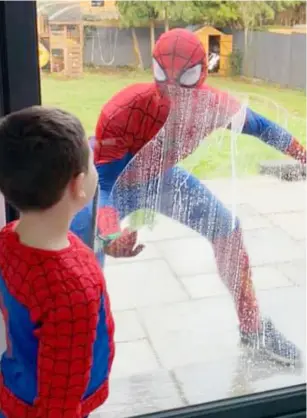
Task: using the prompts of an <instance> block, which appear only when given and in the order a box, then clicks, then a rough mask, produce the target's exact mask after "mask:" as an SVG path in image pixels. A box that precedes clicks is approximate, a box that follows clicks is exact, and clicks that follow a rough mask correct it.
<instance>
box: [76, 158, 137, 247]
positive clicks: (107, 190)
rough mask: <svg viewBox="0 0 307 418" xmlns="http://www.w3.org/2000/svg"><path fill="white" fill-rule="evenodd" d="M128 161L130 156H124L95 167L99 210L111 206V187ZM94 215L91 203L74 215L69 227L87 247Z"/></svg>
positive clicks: (90, 238) (90, 239)
mask: <svg viewBox="0 0 307 418" xmlns="http://www.w3.org/2000/svg"><path fill="white" fill-rule="evenodd" d="M130 159H131V156H130V155H129V154H126V155H125V156H124V157H123V158H122V159H121V160H116V161H113V162H111V163H105V164H100V165H98V166H96V169H97V172H98V178H99V180H98V182H99V202H98V207H99V208H103V207H105V206H112V202H111V199H110V194H111V191H112V187H113V186H114V184H115V182H116V180H117V178H118V177H119V175H120V173H121V172H122V171H123V170H124V168H125V166H126V165H127V163H128V162H129V160H130ZM94 214H95V211H94V210H93V201H92V202H90V203H89V204H88V205H87V206H86V207H85V208H83V209H82V210H81V211H80V212H78V213H77V214H76V215H75V217H74V218H73V220H72V223H71V226H70V230H71V231H72V232H73V233H74V234H76V235H77V236H78V237H79V238H80V239H81V240H82V241H83V242H84V243H85V244H87V245H88V246H90V243H91V241H92V234H93V217H94Z"/></svg>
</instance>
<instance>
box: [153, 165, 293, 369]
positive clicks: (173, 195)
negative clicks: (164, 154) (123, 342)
mask: <svg viewBox="0 0 307 418" xmlns="http://www.w3.org/2000/svg"><path fill="white" fill-rule="evenodd" d="M161 188H162V198H161V200H160V201H161V204H160V208H159V211H160V212H161V213H162V214H164V215H166V216H168V217H170V218H172V219H174V220H176V221H179V222H180V223H182V224H184V225H186V226H188V227H190V228H192V229H193V230H194V231H196V232H198V233H200V234H201V235H202V236H204V237H206V238H207V239H208V240H209V241H210V242H211V243H212V246H213V250H214V254H215V258H216V262H217V267H218V272H219V274H220V277H221V279H222V280H223V283H224V284H225V285H226V286H227V288H228V290H229V291H230V293H231V295H232V297H233V299H234V303H235V307H236V310H237V314H238V318H239V323H240V333H241V339H242V341H243V342H244V343H246V344H248V345H250V346H252V347H254V348H257V349H260V350H262V351H264V352H265V353H267V354H269V355H270V356H271V357H273V358H274V359H276V360H279V361H282V362H284V363H287V364H290V363H295V362H298V363H299V360H300V352H299V350H298V349H297V348H296V347H295V346H294V345H293V344H292V343H291V342H290V341H288V340H286V338H285V337H284V336H283V335H282V334H281V333H280V332H279V331H278V330H276V329H275V327H274V325H273V323H272V322H271V320H270V319H268V320H265V319H263V318H261V317H260V315H259V308H258V303H257V300H256V296H255V291H254V288H253V283H252V276H251V267H250V263H249V257H248V254H247V252H246V249H245V247H244V243H243V233H242V229H241V227H240V222H239V219H238V218H236V219H235V222H234V223H233V219H232V214H231V212H230V211H229V210H228V209H227V208H226V207H225V206H224V205H223V203H222V202H221V201H220V200H218V199H217V198H216V197H215V196H214V195H213V194H212V192H211V191H210V190H209V189H208V188H207V187H206V186H205V185H204V184H202V183H201V182H200V181H199V180H198V179H197V178H196V177H194V176H192V175H189V173H187V172H186V171H184V170H183V169H180V168H178V167H175V168H173V169H171V170H169V171H168V172H167V173H166V175H165V176H164V178H163V180H162V186H161ZM187 251H188V250H187Z"/></svg>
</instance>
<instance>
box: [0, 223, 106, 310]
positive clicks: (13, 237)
mask: <svg viewBox="0 0 307 418" xmlns="http://www.w3.org/2000/svg"><path fill="white" fill-rule="evenodd" d="M69 241H70V245H69V247H67V248H65V249H63V250H60V251H48V250H41V249H36V248H31V247H27V246H25V245H23V244H22V243H21V242H20V241H19V239H18V235H17V234H16V233H15V232H14V225H12V224H9V225H7V226H6V227H4V228H3V229H2V230H1V232H0V279H1V280H3V281H4V282H5V284H6V285H7V287H8V288H10V289H11V290H12V291H13V289H15V291H18V293H19V294H24V295H25V296H26V295H28V296H29V290H30V289H31V295H33V297H34V298H35V299H36V300H37V299H38V297H39V299H41V300H40V304H41V303H42V302H43V301H44V300H46V301H47V300H48V298H50V297H51V298H53V297H58V296H59V295H63V294H64V293H65V294H67V295H71V294H72V293H73V292H76V291H77V292H78V291H80V292H83V293H85V295H88V296H89V297H99V294H100V293H101V292H103V291H104V288H105V284H104V279H103V274H102V271H101V268H100V266H99V264H98V262H97V261H96V258H95V255H94V253H93V252H92V251H91V250H90V249H89V248H88V247H87V246H86V245H85V244H84V243H83V242H82V241H81V240H80V239H79V238H78V237H77V236H75V235H74V234H72V233H69ZM14 293H15V292H14ZM95 295H96V296H95ZM29 302H30V301H29V300H28V301H27V303H26V304H27V305H28V303H29Z"/></svg>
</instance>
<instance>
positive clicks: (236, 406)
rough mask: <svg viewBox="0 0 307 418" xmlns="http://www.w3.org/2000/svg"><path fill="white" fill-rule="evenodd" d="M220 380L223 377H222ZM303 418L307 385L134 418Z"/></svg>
mask: <svg viewBox="0 0 307 418" xmlns="http://www.w3.org/2000/svg"><path fill="white" fill-rule="evenodd" d="M221 378H222V377H221ZM175 417H176V418H204V417H206V418H303V417H304V418H305V417H306V385H305V384H302V385H297V386H292V387H287V388H283V389H276V390H273V391H268V392H263V393H257V394H252V395H247V396H240V397H236V398H230V399H224V400H221V401H215V402H209V403H206V404H201V405H195V406H194V405H193V406H189V407H186V408H179V409H173V410H169V411H161V412H156V413H152V414H146V415H140V416H138V417H137V418H175Z"/></svg>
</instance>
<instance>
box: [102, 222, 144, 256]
mask: <svg viewBox="0 0 307 418" xmlns="http://www.w3.org/2000/svg"><path fill="white" fill-rule="evenodd" d="M136 242H137V232H136V231H133V232H131V231H129V229H128V228H126V229H124V230H123V232H122V235H121V236H120V237H119V238H117V239H115V240H114V241H112V242H111V243H110V244H108V245H107V246H106V247H105V248H104V252H105V253H106V254H107V255H110V256H111V257H115V258H119V257H135V256H136V255H138V254H140V252H141V251H143V249H144V245H142V244H138V245H137V243H136Z"/></svg>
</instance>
